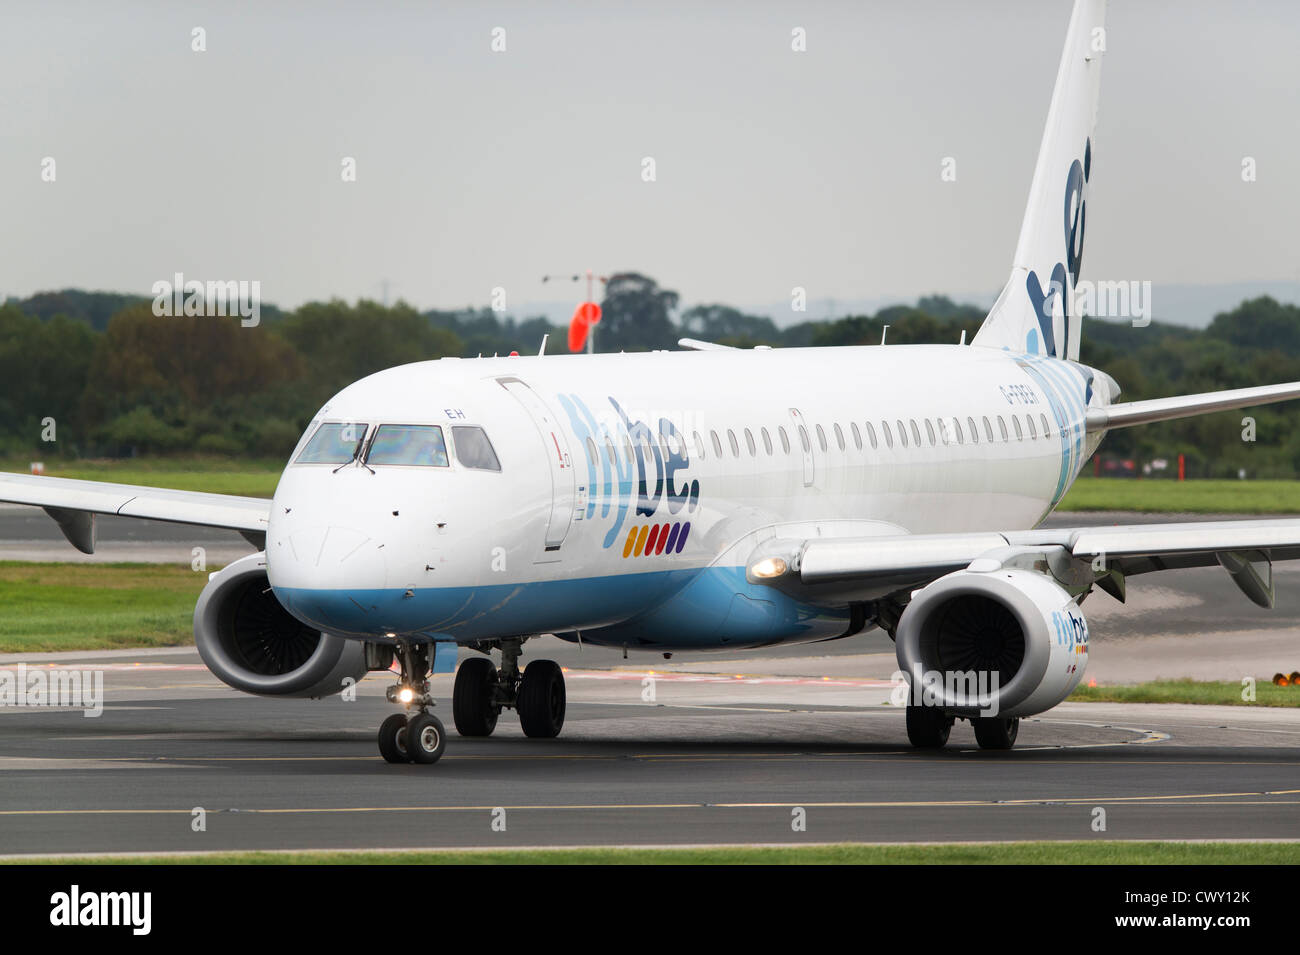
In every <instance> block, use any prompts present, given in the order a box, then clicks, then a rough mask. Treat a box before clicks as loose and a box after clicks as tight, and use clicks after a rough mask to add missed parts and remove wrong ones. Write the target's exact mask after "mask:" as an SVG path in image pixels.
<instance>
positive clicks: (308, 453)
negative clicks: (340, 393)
mask: <svg viewBox="0 0 1300 955" xmlns="http://www.w3.org/2000/svg"><path fill="white" fill-rule="evenodd" d="M367 427H369V425H365V424H362V423H360V422H351V423H329V424H323V425H321V426H320V427H319V428H317V429H316V433H315V434H313V435H312V436H311V440H310V441H308V442H307V446H306V447H305V448H303V449H302V453H301V454H299V455H298V459H297V460H296V461H295V462H294V463H295V464H347V463H348V462H349V461H351V460H352V459H353V458H355V457H356V456H357V452H358V451H360V450H361V442H362V441H363V440H364V439H365V437H366V428H367Z"/></svg>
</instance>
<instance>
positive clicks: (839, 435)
mask: <svg viewBox="0 0 1300 955" xmlns="http://www.w3.org/2000/svg"><path fill="white" fill-rule="evenodd" d="M835 443H836V444H837V445H839V448H840V450H841V451H843V450H844V429H843V428H841V427H840V426H839V423H838V422H837V423H836V425H835Z"/></svg>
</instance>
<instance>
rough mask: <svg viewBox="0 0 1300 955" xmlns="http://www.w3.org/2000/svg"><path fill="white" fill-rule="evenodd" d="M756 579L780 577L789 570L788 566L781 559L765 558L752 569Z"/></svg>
mask: <svg viewBox="0 0 1300 955" xmlns="http://www.w3.org/2000/svg"><path fill="white" fill-rule="evenodd" d="M752 570H753V574H754V576H755V577H759V578H763V579H766V578H769V577H780V576H781V575H783V574H784V573H785V572H786V570H787V565H786V562H785V561H784V560H782V559H781V558H780V557H764V558H763V559H762V560H760V561H759V562H758V563H757V564H755V565H754V566H753V568H752Z"/></svg>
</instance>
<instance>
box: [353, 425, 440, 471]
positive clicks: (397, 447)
mask: <svg viewBox="0 0 1300 955" xmlns="http://www.w3.org/2000/svg"><path fill="white" fill-rule="evenodd" d="M366 464H370V465H376V466H378V465H383V464H405V465H411V466H415V467H433V468H445V467H447V466H448V461H447V443H446V442H445V441H444V440H443V438H442V428H441V427H439V426H438V425H436V424H381V425H380V426H379V428H378V430H376V431H375V436H374V437H373V438H371V439H370V451H369V453H368V454H367V455H366Z"/></svg>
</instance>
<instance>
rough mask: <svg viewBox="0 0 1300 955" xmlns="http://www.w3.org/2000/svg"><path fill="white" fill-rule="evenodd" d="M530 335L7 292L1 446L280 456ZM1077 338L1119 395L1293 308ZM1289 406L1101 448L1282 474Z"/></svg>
mask: <svg viewBox="0 0 1300 955" xmlns="http://www.w3.org/2000/svg"><path fill="white" fill-rule="evenodd" d="M602 311H603V318H602V321H601V323H600V324H599V326H597V330H596V347H597V350H598V351H602V352H605V351H644V350H650V349H659V348H675V347H677V346H676V342H677V340H678V339H679V338H682V337H691V338H700V339H704V340H707V341H714V342H718V343H720V344H727V345H735V346H739V347H752V346H754V345H771V346H774V347H787V348H789V347H803V346H813V345H819V346H820V345H826V346H830V345H878V344H879V342H880V340H881V332H882V329H883V328H884V326H885V325H888V326H889V333H888V342H889V344H915V343H936V342H937V343H953V344H955V343H956V342H957V341H958V340H959V339H960V337H961V335H962V333H963V332H964V333H965V335H966V340H967V341H969V340H970V339H971V337H973V336H974V334H975V331H976V330H977V329H978V328H979V325H980V322H981V321H982V320H983V318H984V314H985V310H984V309H982V308H978V307H976V306H972V305H962V304H958V303H954V302H953V301H951V300H950V299H948V298H946V297H944V296H940V295H935V296H929V297H924V298H921V299H920V300H919V301H917V302H916V304H915V305H895V306H890V307H888V308H883V309H881V310H879V311H877V312H876V313H875V314H874V315H852V316H846V317H843V318H837V319H833V320H821V321H797V322H795V323H793V324H789V325H785V326H783V327H778V326H777V325H776V323H775V322H773V321H772V319H771V318H768V317H765V316H757V315H751V314H747V313H745V312H744V311H743V310H740V309H736V308H733V307H731V306H728V305H722V304H712V305H697V306H694V307H691V308H688V309H684V310H682V309H679V303H678V296H677V294H676V293H675V292H673V291H671V290H668V289H664V288H661V287H660V286H659V285H658V284H657V283H656V282H655V280H654V279H652V278H650V277H648V276H645V275H641V274H639V273H634V272H627V273H621V274H618V275H614V276H611V277H610V280H609V281H608V283H607V284H606V288H605V297H604V300H603V302H602ZM545 335H549V336H550V343H549V346H548V351H550V352H552V353H557V352H559V351H561V350H563V349H564V348H565V345H564V341H565V337H566V330H565V329H564V328H561V327H558V326H554V325H552V324H551V323H550V322H549V321H547V319H545V318H542V317H532V318H524V319H517V318H514V317H512V316H509V315H503V314H498V313H496V312H493V311H492V310H490V309H486V308H484V309H463V310H457V311H437V310H434V311H425V312H420V311H417V310H416V309H414V308H412V307H411V306H409V305H407V304H405V303H403V302H399V303H397V304H396V305H393V306H389V307H386V306H384V305H381V304H378V303H376V302H373V301H368V300H361V301H358V302H355V303H347V302H343V301H339V300H333V301H328V302H309V303H307V304H305V305H303V306H301V307H299V308H297V309H294V310H281V309H278V308H275V307H273V306H269V305H263V306H262V322H261V324H260V325H259V326H257V327H256V328H241V327H240V324H239V321H238V319H237V318H217V317H179V316H178V317H171V316H155V315H154V314H153V312H152V309H151V299H149V298H147V297H143V296H130V295H122V294H117V293H104V292H87V291H82V290H78V289H70V290H64V291H60V292H43V293H40V294H37V295H33V296H31V297H29V298H26V299H15V298H10V299H9V300H8V301H6V302H5V304H4V305H0V376H3V381H4V387H3V389H0V412H3V416H2V417H0V451H3V453H5V454H6V455H8V456H11V457H13V456H18V455H25V454H29V453H30V454H32V455H39V456H42V457H59V456H66V457H87V456H97V457H116V456H130V455H135V454H169V453H194V452H199V453H207V454H214V455H227V456H232V457H235V456H242V457H271V458H280V457H284V456H286V455H287V454H288V453H289V452H290V451H291V450H292V448H293V445H294V443H295V442H296V441H297V439H298V436H299V435H300V434H301V433H302V430H303V428H305V427H306V425H307V423H308V422H309V421H310V419H311V416H312V415H313V414H314V413H315V412H316V411H317V409H319V407H320V406H321V405H322V404H324V402H325V401H326V400H328V399H329V397H330V396H331V395H333V394H334V393H336V392H337V391H338V390H339V389H341V388H343V387H344V386H346V385H347V384H349V383H350V382H352V381H355V380H356V379H358V378H361V377H364V376H365V375H368V374H371V373H373V372H376V371H380V370H382V369H384V368H388V367H392V366H393V365H400V364H404V363H407V362H413V361H422V360H426V359H432V358H440V357H443V356H446V355H456V356H460V357H467V358H468V357H474V356H475V355H493V354H500V355H505V354H509V353H510V352H511V351H512V350H518V351H519V352H520V353H523V354H528V353H534V352H536V350H537V348H538V346H539V345H540V343H541V341H542V338H543V336H545ZM1082 342H1083V344H1082V350H1081V354H1080V359H1081V361H1083V362H1084V363H1085V364H1089V365H1093V366H1095V367H1098V368H1100V369H1102V370H1103V371H1105V372H1107V373H1108V374H1110V375H1111V376H1112V377H1114V378H1115V379H1116V381H1118V382H1119V383H1120V385H1121V387H1122V388H1123V390H1124V393H1123V396H1122V398H1123V399H1124V400H1136V399H1140V398H1150V397H1159V396H1163V395H1173V394H1187V393H1192V392H1199V391H1215V390H1219V389H1224V388H1239V387H1248V386H1250V385H1257V384H1266V383H1272V382H1280V381H1295V380H1300V307H1297V306H1294V305H1287V304H1282V303H1279V302H1277V301H1275V300H1273V299H1271V298H1267V297H1264V298H1258V299H1252V300H1249V301H1246V302H1243V303H1241V304H1240V305H1239V306H1237V307H1236V308H1235V309H1233V310H1232V311H1230V312H1226V313H1223V314H1220V315H1218V316H1216V317H1215V318H1214V320H1213V321H1212V322H1211V324H1210V325H1209V326H1208V327H1207V328H1205V329H1204V330H1196V329H1190V328H1185V327H1182V326H1177V325H1170V324H1165V323H1161V322H1158V321H1156V322H1152V323H1150V324H1149V325H1147V326H1145V327H1134V326H1133V325H1131V324H1128V323H1120V322H1108V321H1102V320H1099V319H1088V320H1087V321H1086V322H1085V323H1084V326H1083V338H1082ZM886 347H888V346H886ZM845 386H846V387H852V386H853V385H852V383H851V382H846V383H845ZM1296 414H1297V411H1296V409H1295V407H1294V406H1293V405H1274V406H1269V407H1262V408H1258V409H1252V410H1248V411H1246V412H1224V413H1222V414H1216V415H1208V416H1205V417H1200V418H1191V419H1185V420H1183V421H1176V422H1167V423H1163V424H1158V425H1149V426H1145V427H1141V428H1131V429H1125V430H1121V431H1116V432H1113V433H1112V434H1111V435H1109V436H1108V437H1107V438H1106V441H1105V443H1104V444H1103V446H1102V452H1103V453H1105V454H1108V455H1113V456H1118V457H1121V458H1130V459H1133V460H1135V461H1138V462H1142V461H1150V460H1152V459H1154V458H1158V457H1164V458H1167V459H1170V460H1172V459H1174V458H1175V457H1176V456H1177V455H1179V454H1182V455H1184V457H1185V460H1186V462H1187V471H1188V474H1189V475H1192V476H1219V477H1227V476H1235V475H1236V474H1237V473H1238V469H1245V470H1246V472H1247V473H1248V474H1249V475H1250V476H1252V477H1294V476H1296V475H1297V474H1298V473H1300V432H1297V429H1295V428H1294V427H1293V426H1292V425H1293V422H1294V421H1295V419H1296ZM1247 418H1249V419H1253V420H1252V421H1245V420H1243V419H1247ZM50 437H53V438H54V439H55V440H54V441H50V440H48V439H49V438H50Z"/></svg>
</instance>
